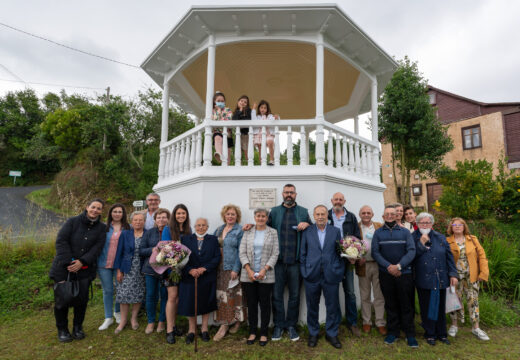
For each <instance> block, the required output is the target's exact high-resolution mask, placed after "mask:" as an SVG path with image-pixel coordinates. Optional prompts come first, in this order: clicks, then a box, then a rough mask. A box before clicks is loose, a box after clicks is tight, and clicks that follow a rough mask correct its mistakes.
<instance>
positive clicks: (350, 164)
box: [348, 139, 356, 172]
mask: <svg viewBox="0 0 520 360" xmlns="http://www.w3.org/2000/svg"><path fill="white" fill-rule="evenodd" d="M355 161H356V160H355V158H354V140H352V139H348V171H350V172H354V171H356V163H355Z"/></svg>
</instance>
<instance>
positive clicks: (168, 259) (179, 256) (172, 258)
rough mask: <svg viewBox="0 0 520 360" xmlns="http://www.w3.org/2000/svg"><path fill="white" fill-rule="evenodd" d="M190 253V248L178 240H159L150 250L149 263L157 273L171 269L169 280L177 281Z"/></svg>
mask: <svg viewBox="0 0 520 360" xmlns="http://www.w3.org/2000/svg"><path fill="white" fill-rule="evenodd" d="M190 254H191V250H190V249H188V248H187V247H186V246H184V245H182V244H181V243H180V242H176V241H159V243H158V244H157V246H156V247H155V248H154V249H153V250H152V255H151V256H150V265H151V266H152V267H153V269H154V270H155V272H156V273H157V274H162V273H164V272H165V271H166V270H167V269H169V268H170V269H172V271H171V273H170V280H171V281H173V282H177V283H178V282H179V281H180V280H181V270H182V269H183V268H184V266H186V264H187V263H188V261H189V259H190Z"/></svg>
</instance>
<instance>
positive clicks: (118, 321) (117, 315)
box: [114, 313, 121, 324]
mask: <svg viewBox="0 0 520 360" xmlns="http://www.w3.org/2000/svg"><path fill="white" fill-rule="evenodd" d="M114 317H115V318H116V323H118V324H119V323H120V322H121V313H114Z"/></svg>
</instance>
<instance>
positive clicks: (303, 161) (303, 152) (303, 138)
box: [300, 126, 308, 166]
mask: <svg viewBox="0 0 520 360" xmlns="http://www.w3.org/2000/svg"><path fill="white" fill-rule="evenodd" d="M307 160H308V159H307V134H306V133H305V126H300V166H301V165H307Z"/></svg>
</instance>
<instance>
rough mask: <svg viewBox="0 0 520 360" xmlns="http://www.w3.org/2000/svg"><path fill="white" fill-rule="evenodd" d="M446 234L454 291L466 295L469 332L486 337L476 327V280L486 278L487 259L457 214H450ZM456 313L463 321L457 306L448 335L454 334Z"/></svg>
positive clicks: (466, 225) (477, 310) (487, 337)
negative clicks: (455, 280)
mask: <svg viewBox="0 0 520 360" xmlns="http://www.w3.org/2000/svg"><path fill="white" fill-rule="evenodd" d="M448 235H449V237H448V238H447V240H448V243H449V244H450V247H451V252H452V253H453V257H454V260H455V264H456V266H457V271H458V273H459V277H460V281H459V285H458V286H457V290H456V292H457V295H458V296H459V299H460V300H461V301H462V296H463V295H465V296H466V301H467V303H468V308H469V318H470V320H471V323H472V324H473V329H472V330H471V332H472V333H473V335H475V336H476V337H478V338H479V339H480V340H489V336H488V335H487V334H486V333H485V332H484V330H482V329H481V328H480V327H479V321H478V320H479V307H478V290H479V282H481V281H487V280H488V278H489V268H488V260H487V258H486V252H485V251H484V248H483V247H482V245H480V242H479V241H478V239H477V237H476V236H474V235H471V234H470V232H469V227H468V224H466V222H465V221H464V220H463V219H461V218H453V219H451V221H450V226H449V227H448ZM457 313H458V315H459V316H460V319H461V322H464V307H463V308H462V309H461V310H458V311H454V312H451V313H450V316H451V326H450V329H449V330H448V335H450V336H453V337H455V335H457V330H458V327H457Z"/></svg>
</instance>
